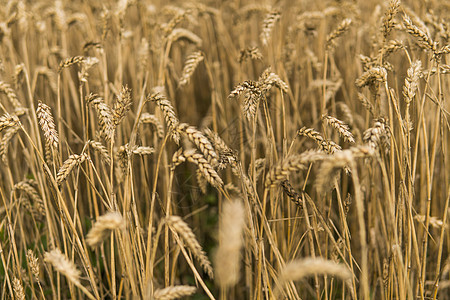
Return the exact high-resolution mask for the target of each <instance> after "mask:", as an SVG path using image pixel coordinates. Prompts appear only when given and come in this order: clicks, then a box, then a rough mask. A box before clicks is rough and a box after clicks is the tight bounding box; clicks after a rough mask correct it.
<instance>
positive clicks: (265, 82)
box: [258, 68, 289, 93]
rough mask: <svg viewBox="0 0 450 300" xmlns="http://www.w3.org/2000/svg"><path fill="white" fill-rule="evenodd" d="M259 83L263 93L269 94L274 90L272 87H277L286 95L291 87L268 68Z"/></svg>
mask: <svg viewBox="0 0 450 300" xmlns="http://www.w3.org/2000/svg"><path fill="white" fill-rule="evenodd" d="M258 83H259V86H260V87H261V90H262V91H263V93H267V92H268V91H269V90H270V89H271V88H272V86H276V87H277V88H279V89H280V90H282V91H283V92H284V93H287V92H288V90H289V86H288V85H287V83H286V82H284V81H283V80H281V78H280V76H278V75H277V74H275V73H273V72H272V71H271V68H267V69H266V70H265V71H264V72H263V73H262V75H261V77H260V78H259V80H258Z"/></svg>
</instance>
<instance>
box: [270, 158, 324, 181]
mask: <svg viewBox="0 0 450 300" xmlns="http://www.w3.org/2000/svg"><path fill="white" fill-rule="evenodd" d="M323 158H324V154H323V153H320V152H317V151H313V150H309V151H306V152H303V153H302V154H297V155H291V156H289V157H287V158H285V159H283V160H282V161H280V162H279V163H278V164H277V165H275V167H273V168H272V169H271V170H270V171H269V173H267V175H266V181H265V185H266V188H268V187H270V186H275V185H277V184H278V183H280V182H281V181H283V180H285V179H286V178H287V177H288V176H289V174H290V173H291V172H294V171H299V170H303V169H305V168H306V167H307V164H309V163H312V162H315V161H318V160H321V159H323Z"/></svg>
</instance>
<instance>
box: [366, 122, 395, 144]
mask: <svg viewBox="0 0 450 300" xmlns="http://www.w3.org/2000/svg"><path fill="white" fill-rule="evenodd" d="M363 141H364V142H365V143H367V144H368V145H369V146H370V147H372V148H378V146H380V145H384V146H385V147H386V150H387V149H388V148H389V145H390V129H389V125H388V124H387V122H386V120H385V119H383V118H379V119H376V120H374V124H373V127H371V128H369V129H367V130H366V131H364V133H363Z"/></svg>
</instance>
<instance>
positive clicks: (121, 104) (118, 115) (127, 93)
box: [112, 86, 132, 127]
mask: <svg viewBox="0 0 450 300" xmlns="http://www.w3.org/2000/svg"><path fill="white" fill-rule="evenodd" d="M131 104H132V99H131V90H130V89H129V88H128V86H123V87H122V89H121V90H120V93H119V95H118V96H117V100H116V102H115V103H114V107H113V114H112V122H113V124H114V127H117V125H119V124H120V122H122V120H123V118H124V117H125V115H126V113H127V112H128V111H129V110H130V109H131Z"/></svg>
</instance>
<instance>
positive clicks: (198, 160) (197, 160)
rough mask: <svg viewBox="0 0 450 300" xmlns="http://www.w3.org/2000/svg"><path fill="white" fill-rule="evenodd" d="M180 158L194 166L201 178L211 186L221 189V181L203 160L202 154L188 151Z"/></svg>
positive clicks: (193, 150)
mask: <svg viewBox="0 0 450 300" xmlns="http://www.w3.org/2000/svg"><path fill="white" fill-rule="evenodd" d="M182 157H184V160H187V161H189V162H191V163H194V164H196V165H197V166H198V168H199V169H200V171H201V172H202V174H203V176H204V177H205V178H206V180H208V182H209V183H210V184H211V185H212V186H214V187H221V186H222V185H223V181H222V179H221V178H220V176H219V175H218V174H217V172H216V170H214V168H213V167H212V166H211V164H210V163H209V162H208V161H207V160H206V159H205V157H204V156H203V154H201V153H198V152H197V151H196V150H195V149H190V150H186V151H184V152H183V154H182ZM178 160H180V161H182V160H183V158H181V157H179V158H178Z"/></svg>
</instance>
